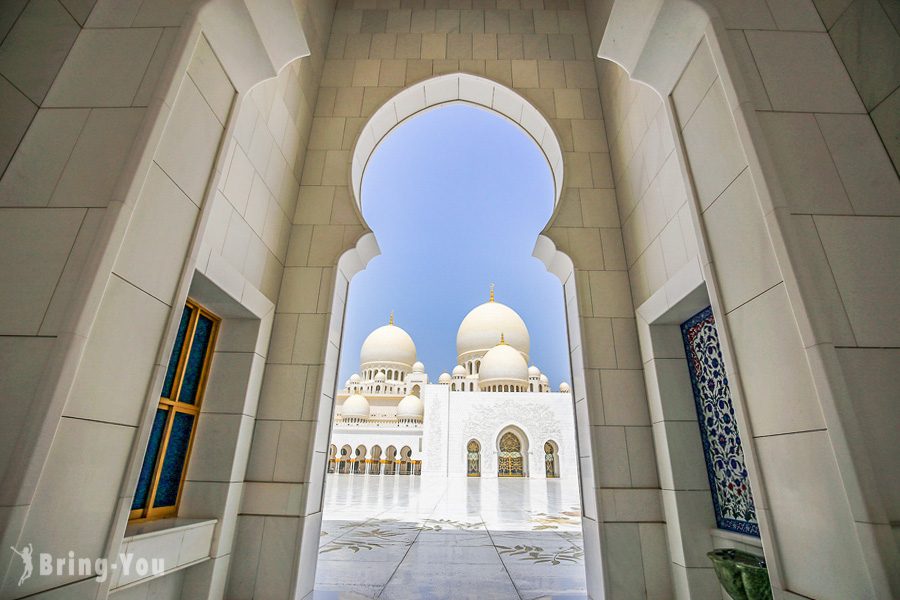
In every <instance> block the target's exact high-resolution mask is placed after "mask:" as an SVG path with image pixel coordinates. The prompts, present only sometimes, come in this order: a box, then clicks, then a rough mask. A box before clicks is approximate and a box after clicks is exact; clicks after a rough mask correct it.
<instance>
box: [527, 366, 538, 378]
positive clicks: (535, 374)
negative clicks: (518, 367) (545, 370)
mask: <svg viewBox="0 0 900 600" xmlns="http://www.w3.org/2000/svg"><path fill="white" fill-rule="evenodd" d="M540 375H541V370H540V369H538V368H537V367H536V366H534V365H531V366H530V367H528V376H529V377H540Z"/></svg>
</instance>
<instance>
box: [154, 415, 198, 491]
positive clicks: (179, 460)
mask: <svg viewBox="0 0 900 600" xmlns="http://www.w3.org/2000/svg"><path fill="white" fill-rule="evenodd" d="M193 425H194V415H192V414H190V413H185V412H176V413H175V417H174V421H173V423H172V433H171V434H169V445H168V446H167V447H166V457H165V459H163V466H162V472H161V473H160V475H159V484H158V485H157V487H156V497H155V499H154V501H153V507H154V508H159V507H163V506H175V501H176V500H177V499H178V486H179V485H180V484H181V472H182V471H184V468H185V464H184V459H185V458H186V457H187V451H188V444H189V443H190V441H191V428H192V427H193Z"/></svg>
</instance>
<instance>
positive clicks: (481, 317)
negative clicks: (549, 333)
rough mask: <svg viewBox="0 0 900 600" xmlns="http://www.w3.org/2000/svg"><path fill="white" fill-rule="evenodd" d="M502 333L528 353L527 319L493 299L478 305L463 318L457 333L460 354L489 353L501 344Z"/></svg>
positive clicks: (458, 352)
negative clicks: (524, 319)
mask: <svg viewBox="0 0 900 600" xmlns="http://www.w3.org/2000/svg"><path fill="white" fill-rule="evenodd" d="M500 334H503V335H504V337H505V339H506V342H507V343H508V344H509V345H510V346H512V347H513V348H515V349H516V350H518V351H519V352H521V353H522V354H523V355H524V356H528V352H529V350H530V339H529V336H528V328H527V327H526V326H525V321H523V320H522V317H520V316H519V313H517V312H516V311H514V310H513V309H511V308H510V307H508V306H506V305H505V304H501V303H499V302H494V301H493V300H491V301H490V302H485V303H484V304H482V305H480V306H476V307H475V308H473V309H472V310H471V311H469V314H467V315H466V317H465V318H464V319H463V320H462V323H460V325H459V330H458V331H457V332H456V354H457V356H462V355H463V354H468V353H469V352H477V353H485V352H487V351H488V350H490V349H491V348H493V347H494V346H495V345H496V344H497V340H499V339H500ZM526 366H527V365H526Z"/></svg>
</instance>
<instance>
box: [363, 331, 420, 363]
mask: <svg viewBox="0 0 900 600" xmlns="http://www.w3.org/2000/svg"><path fill="white" fill-rule="evenodd" d="M359 362H360V364H363V365H365V364H368V363H380V362H387V363H400V364H402V365H406V366H412V364H413V363H414V362H416V345H415V343H413V340H412V338H411V337H409V334H408V333H406V332H405V331H403V330H402V329H400V328H399V327H397V326H396V325H384V326H383V327H379V328H378V329H376V330H375V331H373V332H372V333H370V334H369V337H367V338H366V341H364V342H363V345H362V348H361V349H360V351H359Z"/></svg>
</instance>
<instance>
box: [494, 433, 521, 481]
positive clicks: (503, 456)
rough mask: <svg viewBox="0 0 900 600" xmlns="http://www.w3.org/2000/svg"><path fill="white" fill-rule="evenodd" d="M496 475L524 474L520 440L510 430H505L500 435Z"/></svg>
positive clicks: (511, 475) (514, 475)
mask: <svg viewBox="0 0 900 600" xmlns="http://www.w3.org/2000/svg"><path fill="white" fill-rule="evenodd" d="M497 476H498V477H524V476H525V465H524V458H523V456H522V440H520V439H519V436H517V435H516V434H515V433H513V432H512V431H507V432H506V433H504V434H503V435H502V436H500V452H499V454H498V455H497Z"/></svg>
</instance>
